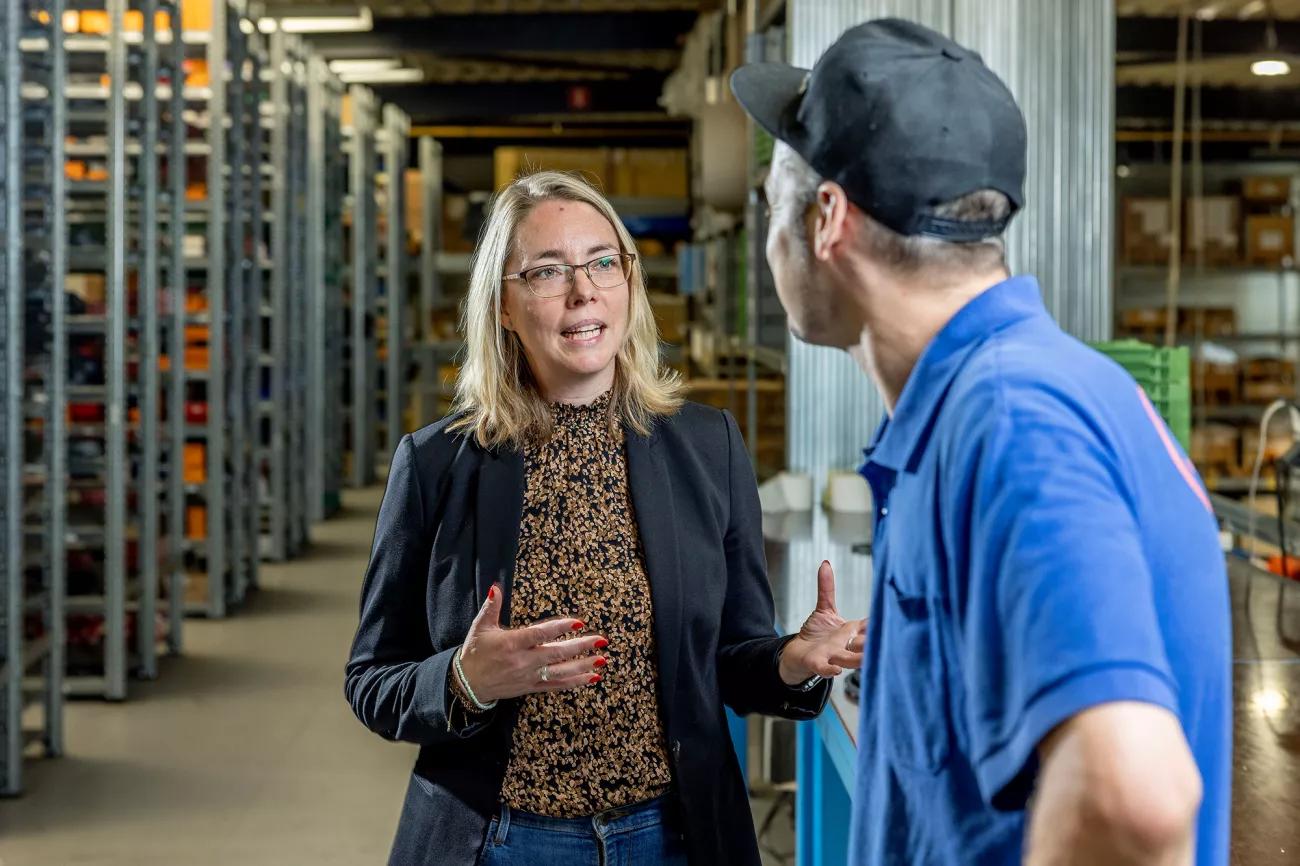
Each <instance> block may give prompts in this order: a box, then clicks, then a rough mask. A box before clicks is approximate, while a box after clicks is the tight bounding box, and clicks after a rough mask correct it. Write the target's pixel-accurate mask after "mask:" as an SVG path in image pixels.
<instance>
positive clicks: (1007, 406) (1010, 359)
mask: <svg viewBox="0 0 1300 866" xmlns="http://www.w3.org/2000/svg"><path fill="white" fill-rule="evenodd" d="M1128 390H1133V391H1134V393H1135V394H1136V382H1134V380H1133V377H1132V376H1130V375H1129V374H1128V373H1127V372H1126V371H1125V370H1124V369H1123V368H1122V367H1120V366H1119V365H1118V364H1116V363H1115V362H1114V361H1112V360H1111V359H1110V358H1108V357H1106V356H1105V355H1103V354H1102V353H1101V352H1098V351H1097V350H1096V349H1094V348H1092V347H1091V346H1089V345H1087V344H1086V343H1083V342H1081V341H1080V340H1077V339H1076V338H1074V337H1072V336H1070V335H1069V334H1066V333H1064V332H1063V331H1059V330H1056V329H1044V328H1032V329H1017V328H1011V329H1008V330H1007V331H1005V332H1003V333H1000V334H996V335H993V336H991V337H990V338H989V339H988V340H986V341H984V343H982V344H981V345H980V346H978V347H976V348H975V349H974V350H973V351H972V353H971V356H970V358H968V359H967V361H966V363H965V364H964V365H963V367H962V370H961V372H960V373H958V375H957V376H956V377H955V378H954V380H953V386H952V389H951V391H950V393H949V395H948V401H949V402H950V403H951V404H953V406H954V408H957V409H958V410H959V411H958V414H964V415H966V416H967V417H972V418H973V417H977V416H983V417H987V418H990V419H1003V420H1006V421H1008V422H1014V421H1015V420H1016V419H1017V418H1019V419H1021V420H1024V421H1034V420H1040V421H1051V422H1053V423H1083V424H1085V425H1091V424H1092V423H1093V421H1094V420H1095V416H1097V415H1098V414H1099V413H1106V412H1108V411H1109V409H1108V406H1109V407H1111V408H1113V406H1114V398H1115V397H1116V396H1117V395H1119V394H1122V393H1124V392H1126V391H1128Z"/></svg>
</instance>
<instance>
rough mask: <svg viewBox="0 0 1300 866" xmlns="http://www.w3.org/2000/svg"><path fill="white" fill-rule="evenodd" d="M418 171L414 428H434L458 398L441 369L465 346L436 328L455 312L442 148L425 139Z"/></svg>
mask: <svg viewBox="0 0 1300 866" xmlns="http://www.w3.org/2000/svg"><path fill="white" fill-rule="evenodd" d="M417 156H418V159H419V170H420V223H421V225H420V258H419V262H418V274H419V281H420V292H419V297H420V303H419V314H418V317H417V322H416V323H415V326H414V327H413V328H411V333H412V335H413V340H412V342H411V344H410V346H411V350H410V352H411V355H412V357H413V358H414V359H415V360H416V361H417V362H418V364H419V377H418V379H417V380H416V385H415V390H416V395H415V396H416V398H417V399H416V400H415V403H416V406H415V411H414V413H413V414H414V422H413V423H414V426H415V427H417V428H418V427H423V426H425V425H428V424H432V423H433V422H435V421H437V420H438V419H439V418H441V417H442V416H443V415H444V414H445V410H446V409H447V408H448V406H449V401H450V399H451V397H452V396H453V394H454V390H455V389H454V387H453V385H452V384H451V383H448V382H445V381H443V376H442V367H443V365H444V364H449V363H451V361H452V360H453V359H454V358H455V357H456V355H457V353H459V352H460V350H461V347H462V346H463V341H461V340H460V339H459V338H452V336H451V335H450V334H446V333H442V332H440V331H437V330H436V329H435V327H434V318H435V313H436V312H438V311H443V310H448V309H452V310H454V309H455V308H456V305H457V299H455V298H448V297H446V296H445V295H444V294H443V284H442V277H443V269H442V268H441V267H439V259H440V258H441V257H442V145H441V144H439V143H438V141H437V140H436V139H434V138H433V137H431V136H427V135H426V136H421V137H420V139H419V142H418V145H417Z"/></svg>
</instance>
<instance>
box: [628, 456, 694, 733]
mask: <svg viewBox="0 0 1300 866" xmlns="http://www.w3.org/2000/svg"><path fill="white" fill-rule="evenodd" d="M627 476H628V486H629V487H630V488H631V491H632V507H633V508H634V509H635V510H636V524H637V529H638V530H640V534H641V547H642V549H643V550H644V552H645V559H646V571H647V572H648V573H649V577H650V600H651V602H652V603H653V604H654V621H655V639H656V641H657V643H658V649H659V678H660V680H661V683H660V695H661V696H662V699H663V700H664V702H665V709H667V706H668V705H671V703H672V699H673V698H672V695H673V689H674V688H675V686H676V684H677V661H678V655H679V653H680V650H681V622H682V585H681V563H680V562H679V561H678V558H677V523H676V521H675V520H674V519H673V497H672V477H671V476H670V475H669V474H668V468H667V466H666V465H665V463H664V459H663V455H662V454H661V453H660V452H659V450H658V449H657V448H656V447H655V436H654V434H651V436H650V437H649V438H647V437H643V436H638V435H636V434H635V433H632V432H631V431H629V432H628V438H627Z"/></svg>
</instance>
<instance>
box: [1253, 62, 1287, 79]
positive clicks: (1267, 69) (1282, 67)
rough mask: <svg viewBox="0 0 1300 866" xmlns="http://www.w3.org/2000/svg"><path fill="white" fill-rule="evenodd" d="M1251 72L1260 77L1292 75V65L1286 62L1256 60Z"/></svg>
mask: <svg viewBox="0 0 1300 866" xmlns="http://www.w3.org/2000/svg"><path fill="white" fill-rule="evenodd" d="M1250 71H1251V72H1253V73H1254V74H1256V75H1260V76H1276V75H1290V74H1291V64H1290V63H1287V62H1286V61H1285V60H1256V61H1255V62H1254V63H1252V64H1250Z"/></svg>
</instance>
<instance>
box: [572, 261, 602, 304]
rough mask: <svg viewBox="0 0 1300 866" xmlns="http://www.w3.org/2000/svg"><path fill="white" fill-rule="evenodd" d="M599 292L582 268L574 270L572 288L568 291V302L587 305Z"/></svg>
mask: <svg viewBox="0 0 1300 866" xmlns="http://www.w3.org/2000/svg"><path fill="white" fill-rule="evenodd" d="M599 292H600V290H599V289H598V288H596V284H595V283H593V282H592V281H591V277H589V276H587V272H586V271H584V270H583V269H582V268H576V269H575V270H574V272H573V286H572V287H571V288H570V289H569V300H570V302H572V303H587V302H588V301H592V300H595V298H596V295H597V294H599Z"/></svg>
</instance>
